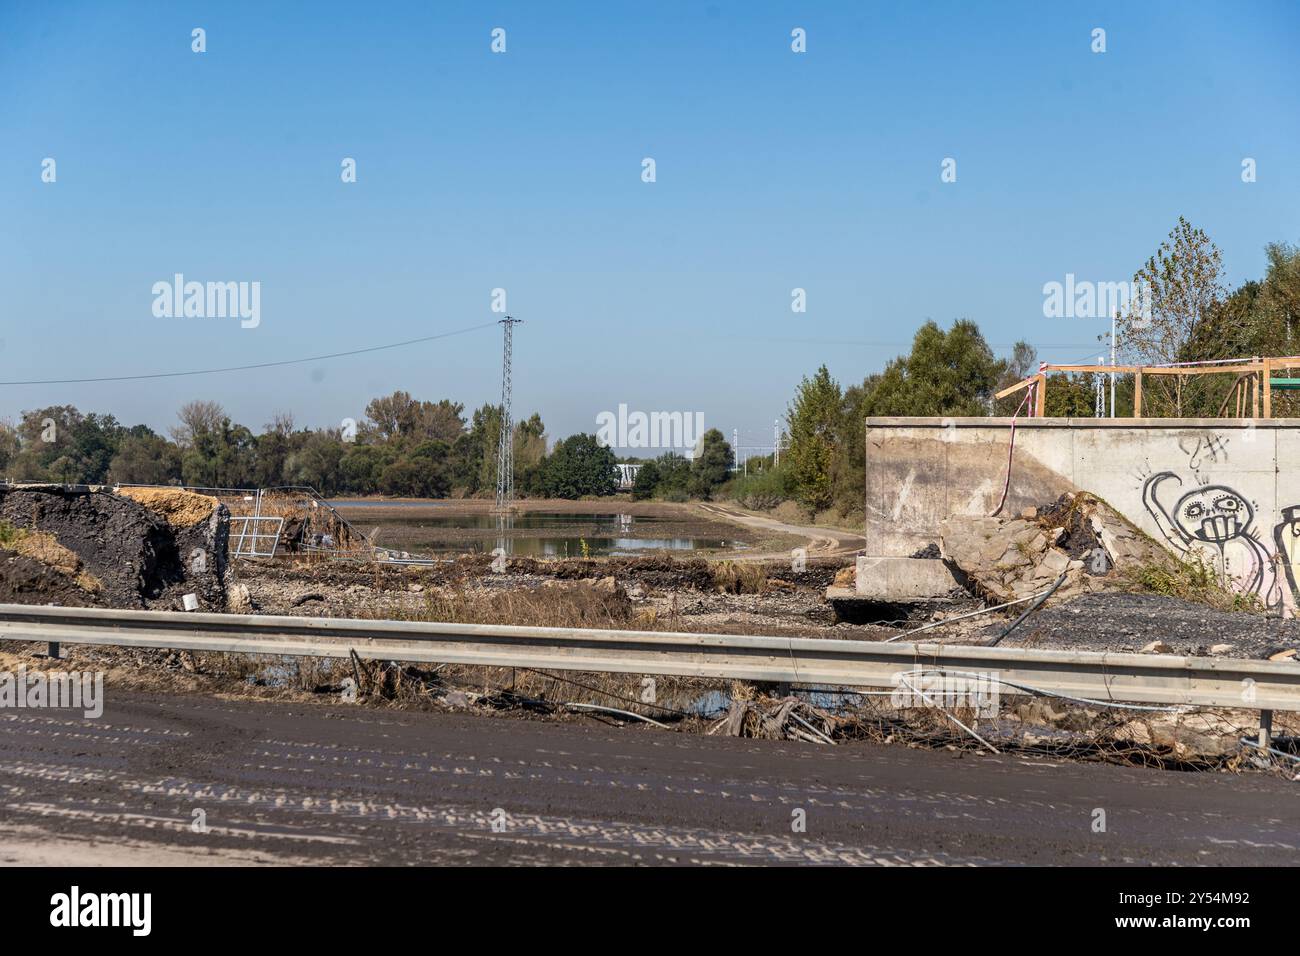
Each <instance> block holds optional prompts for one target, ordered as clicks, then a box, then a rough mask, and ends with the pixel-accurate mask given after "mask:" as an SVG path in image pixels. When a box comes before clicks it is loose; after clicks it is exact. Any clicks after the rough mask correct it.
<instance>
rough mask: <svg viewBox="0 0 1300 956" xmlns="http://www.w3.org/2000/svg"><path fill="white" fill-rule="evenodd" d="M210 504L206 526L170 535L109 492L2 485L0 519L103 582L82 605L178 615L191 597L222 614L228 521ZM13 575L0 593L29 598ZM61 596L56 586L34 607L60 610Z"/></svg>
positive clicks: (156, 518)
mask: <svg viewBox="0 0 1300 956" xmlns="http://www.w3.org/2000/svg"><path fill="white" fill-rule="evenodd" d="M194 497H198V496H194ZM212 504H213V507H212V509H211V512H210V515H209V517H208V519H207V520H200V521H197V522H192V523H190V524H188V525H187V526H184V527H179V528H174V527H173V526H172V525H171V524H169V522H168V521H167V519H166V517H164V516H163V515H162V514H159V513H157V512H154V511H152V510H150V509H149V508H148V507H146V506H145V505H144V504H142V503H140V502H139V501H136V500H133V499H132V498H128V497H123V496H120V495H116V494H113V493H112V492H110V491H107V490H99V489H85V488H66V487H62V486H58V485H48V486H19V487H14V486H0V520H4V521H7V522H9V523H10V524H12V525H14V526H15V527H17V528H19V529H22V530H26V531H39V532H44V533H46V534H50V535H53V536H54V538H55V540H56V541H57V542H58V544H59V545H61V546H62V547H63V548H66V549H68V550H69V551H71V552H73V553H74V554H75V555H76V556H77V557H78V558H79V559H80V561H81V564H82V566H83V567H84V569H85V570H86V571H87V572H89V573H90V574H91V575H93V576H94V577H95V578H96V579H98V581H99V582H100V585H101V587H100V588H99V590H98V593H95V594H93V595H89V596H88V597H87V599H86V600H85V601H84V602H79V603H86V604H101V605H104V606H108V607H159V608H164V609H165V608H179V607H180V606H181V596H182V595H183V594H186V593H189V592H194V593H196V594H197V595H198V596H199V599H200V603H201V605H202V606H204V607H207V608H210V609H221V608H224V607H225V603H226V596H225V572H226V547H227V536H228V533H229V515H228V512H227V511H226V509H225V508H224V506H221V505H219V504H217V503H216V502H215V501H213V502H212ZM5 567H6V568H8V567H9V566H8V565H6V566H5ZM13 569H14V570H15V571H16V572H18V573H19V574H20V578H19V579H18V580H15V581H13V582H5V581H0V590H4V591H6V592H11V593H13V594H14V595H15V599H21V596H23V595H27V596H29V597H30V596H32V595H31V592H30V591H29V590H28V589H27V587H26V585H25V584H24V583H23V580H24V578H23V575H25V574H26V572H24V571H23V570H22V569H21V568H19V567H18V566H17V565H14V566H13ZM64 590H65V589H63V588H57V587H56V589H55V591H53V592H51V596H44V595H41V597H42V598H43V599H42V600H40V602H39V603H42V604H44V603H49V602H51V601H59V603H64V602H63V601H61V600H60V599H59V597H58V596H57V595H59V594H61V593H63V591H64Z"/></svg>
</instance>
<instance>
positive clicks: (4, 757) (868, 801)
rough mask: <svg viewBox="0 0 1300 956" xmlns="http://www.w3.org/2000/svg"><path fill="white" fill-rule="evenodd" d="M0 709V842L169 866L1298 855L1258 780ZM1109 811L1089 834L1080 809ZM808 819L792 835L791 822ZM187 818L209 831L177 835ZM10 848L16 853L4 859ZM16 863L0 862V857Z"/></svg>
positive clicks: (871, 751)
mask: <svg viewBox="0 0 1300 956" xmlns="http://www.w3.org/2000/svg"><path fill="white" fill-rule="evenodd" d="M106 697H107V704H106V707H105V711H104V714H103V716H102V717H101V718H100V719H98V720H94V719H86V718H85V717H83V716H82V715H81V714H80V712H71V711H59V710H34V711H22V712H19V711H13V710H8V711H2V712H0V788H3V790H4V792H5V793H6V794H8V796H7V797H6V799H5V801H4V804H3V807H0V833H3V834H5V835H8V834H16V835H21V836H22V840H21V841H18V842H17V844H16V845H18V846H19V847H20V848H21V847H32V846H36V847H41V846H60V847H64V848H66V847H67V846H68V845H69V844H70V843H73V842H79V843H81V844H82V845H83V846H89V845H90V844H91V843H92V842H94V843H98V844H100V845H101V846H104V847H116V846H119V845H125V846H127V847H130V848H131V853H132V854H135V855H136V856H137V857H139V855H140V854H142V853H144V852H145V851H147V850H149V849H152V850H154V851H155V852H160V851H164V850H165V851H167V852H166V853H165V856H166V858H167V859H168V860H169V861H170V862H179V861H181V860H182V859H184V857H185V856H188V858H189V860H190V861H193V862H203V861H207V860H210V859H211V856H210V854H218V855H221V856H229V855H230V854H235V853H239V854H254V853H255V854H258V855H259V857H260V858H261V859H262V860H263V861H279V862H290V861H292V862H305V861H311V862H316V863H339V864H348V865H359V864H390V865H411V864H435V863H439V864H451V863H459V864H477V865H488V864H498V865H504V864H509V865H532V864H547V863H549V864H582V865H673V864H676V865H690V864H715V865H716V864H733V865H735V864H740V865H762V864H791V863H813V864H837V865H854V866H898V865H962V864H981V863H983V864H1014V863H1020V864H1031V865H1032V864H1037V865H1045V864H1071V865H1096V866H1103V865H1145V864H1157V865H1198V866H1200V865H1226V864H1237V865H1249V866H1263V865H1291V864H1294V862H1295V860H1296V839H1295V834H1296V833H1297V832H1300V805H1298V804H1297V803H1296V801H1295V799H1294V794H1295V789H1294V788H1295V784H1294V783H1290V782H1288V781H1284V780H1278V779H1274V778H1268V777H1262V776H1255V777H1234V776H1228V775H1218V774H1200V775H1180V776H1179V777H1178V779H1177V781H1176V785H1175V782H1174V781H1171V779H1170V777H1169V775H1168V774H1161V773H1159V772H1158V771H1151V770H1140V769H1129V768H1120V767H1109V766H1101V765H1080V764H1068V763H1060V762H1057V761H1052V760H1044V759H1027V758H1024V757H1011V756H1001V757H997V756H991V755H990V756H975V755H973V754H960V753H950V752H945V751H921V750H909V749H905V748H900V747H881V746H879V745H874V744H869V743H848V744H842V745H839V746H836V747H829V746H820V747H819V746H814V745H812V744H807V743H792V742H786V741H768V740H753V739H737V738H720V737H696V736H690V735H685V734H671V733H669V732H666V731H663V730H660V729H658V728H653V727H648V726H626V727H621V728H610V727H604V726H601V725H600V724H597V723H595V722H588V723H587V724H577V723H573V724H554V723H540V722H528V721H513V720H493V719H485V718H480V717H473V716H468V715H460V714H427V713H404V712H395V711H391V710H384V711H370V710H366V709H362V708H357V707H355V706H349V705H347V704H343V703H335V704H329V705H320V704H318V705H302V704H275V703H262V702H254V701H244V700H212V699H201V698H200V699H195V698H193V697H189V696H172V695H168V694H159V693H142V692H138V691H130V690H124V689H122V688H121V687H119V686H117V685H116V684H114V683H113V682H111V681H109V682H106ZM1096 807H1105V808H1106V810H1107V831H1106V833H1105V835H1104V838H1099V837H1098V835H1097V834H1096V833H1095V832H1093V828H1092V826H1091V822H1092V820H1093V819H1094V815H1095V808H1096ZM793 808H803V809H804V810H805V811H806V814H807V816H806V823H807V826H806V830H805V831H803V832H794V831H793V829H792V827H791V819H792V812H791V811H792V809H793ZM196 810H202V811H203V823H204V826H203V827H202V828H197V829H196V828H195V827H194V826H193V824H194V822H195V819H196V815H195V811H196ZM21 852H26V851H21ZM21 852H20V850H9V849H4V848H0V861H3V860H12V859H14V858H15V856H14V855H15V853H17V854H19V856H21Z"/></svg>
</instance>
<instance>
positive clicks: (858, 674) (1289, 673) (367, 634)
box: [0, 604, 1300, 711]
mask: <svg viewBox="0 0 1300 956" xmlns="http://www.w3.org/2000/svg"><path fill="white" fill-rule="evenodd" d="M0 640H17V641H41V642H49V643H51V644H60V643H62V644H104V645H115V646H120V647H154V648H170V649H176V650H191V651H216V652H225V653H242V654H272V655H289V656H302V657H335V658H344V657H348V656H349V655H350V654H352V653H356V654H357V656H359V657H361V658H365V659H370V660H398V661H413V662H415V661H420V662H439V663H442V662H445V663H453V664H471V665H479V666H488V667H532V668H537V669H549V670H567V671H591V672H605V673H634V674H663V675H678V676H691V677H709V678H720V679H731V680H748V681H767V682H772V683H789V684H803V685H806V686H820V687H858V688H882V689H883V688H893V687H897V686H898V683H899V677H898V675H899V674H900V673H901V672H905V671H911V670H913V669H914V668H917V667H922V668H926V669H942V670H944V671H950V672H954V673H955V672H967V673H983V674H990V675H995V676H996V678H997V679H998V680H999V681H1002V682H1003V683H1004V685H1021V686H1024V687H1032V688H1034V689H1035V690H1041V691H1046V692H1048V693H1052V694H1060V695H1065V696H1070V697H1080V698H1088V699H1093V700H1107V701H1115V702H1124V703H1143V704H1185V705H1191V706H1201V707H1236V708H1246V709H1250V710H1261V711H1272V710H1282V711H1300V663H1291V662H1277V661H1255V660H1239V659H1229V658H1207V657H1180V656H1175V655H1166V654H1128V653H1115V654H1112V653H1098V652H1095V651H1068V650H1039V649H1036V648H1035V649H1025V648H1002V647H970V646H954V645H943V644H883V643H876V642H870V641H848V640H843V641H842V640H828V639H824V638H785V637H748V636H738V635H731V634H689V633H671V632H659V631H607V630H583V629H577V628H552V627H525V626H514V625H495V624H437V623H425V622H412V621H366V620H353V619H340V618H301V617H279V616H263V615H245V614H207V613H183V612H177V611H134V610H132V611H122V610H101V609H96V608H63V607H39V606H30V605H20V604H0ZM1004 690H1006V687H1005V686H1004Z"/></svg>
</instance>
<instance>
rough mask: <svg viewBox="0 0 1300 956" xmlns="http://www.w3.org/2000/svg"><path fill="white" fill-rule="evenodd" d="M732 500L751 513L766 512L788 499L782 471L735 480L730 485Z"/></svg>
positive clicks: (786, 483)
mask: <svg viewBox="0 0 1300 956" xmlns="http://www.w3.org/2000/svg"><path fill="white" fill-rule="evenodd" d="M730 494H731V497H732V500H734V501H736V502H738V503H739V504H740V505H741V506H742V507H745V508H749V509H750V510H752V511H767V510H769V509H771V508H775V507H776V506H777V505H779V504H781V502H783V501H785V500H786V499H788V498H789V497H790V489H789V487H788V482H787V480H786V473H785V471H784V470H783V469H780V468H777V469H773V470H771V471H764V472H760V473H758V474H755V475H746V476H743V477H740V478H737V479H735V480H734V481H732V482H731V485H730Z"/></svg>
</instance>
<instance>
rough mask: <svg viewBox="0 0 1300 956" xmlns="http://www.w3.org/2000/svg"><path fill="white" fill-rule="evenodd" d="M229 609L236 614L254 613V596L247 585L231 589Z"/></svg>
mask: <svg viewBox="0 0 1300 956" xmlns="http://www.w3.org/2000/svg"><path fill="white" fill-rule="evenodd" d="M229 607H230V610H231V611H232V612H233V613H235V614H252V613H253V596H252V595H251V594H249V593H248V585H247V584H236V585H235V586H234V587H233V588H231V589H230V595H229Z"/></svg>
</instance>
